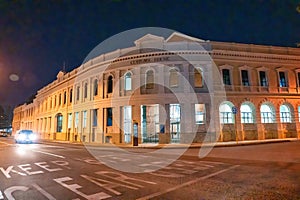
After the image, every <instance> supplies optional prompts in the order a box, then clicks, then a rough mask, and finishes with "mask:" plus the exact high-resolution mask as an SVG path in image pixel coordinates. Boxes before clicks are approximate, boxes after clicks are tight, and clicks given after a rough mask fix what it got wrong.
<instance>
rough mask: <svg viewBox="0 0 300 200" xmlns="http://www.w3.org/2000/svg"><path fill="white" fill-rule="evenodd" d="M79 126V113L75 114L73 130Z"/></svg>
mask: <svg viewBox="0 0 300 200" xmlns="http://www.w3.org/2000/svg"><path fill="white" fill-rule="evenodd" d="M78 124H79V112H76V113H75V128H78Z"/></svg>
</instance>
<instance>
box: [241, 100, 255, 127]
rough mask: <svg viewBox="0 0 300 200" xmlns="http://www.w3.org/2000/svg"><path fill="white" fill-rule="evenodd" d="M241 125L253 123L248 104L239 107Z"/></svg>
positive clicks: (251, 111)
mask: <svg viewBox="0 0 300 200" xmlns="http://www.w3.org/2000/svg"><path fill="white" fill-rule="evenodd" d="M240 110H241V123H242V124H244V123H248V124H249V123H254V119H253V110H252V108H251V107H250V106H249V105H248V104H242V105H241V108H240Z"/></svg>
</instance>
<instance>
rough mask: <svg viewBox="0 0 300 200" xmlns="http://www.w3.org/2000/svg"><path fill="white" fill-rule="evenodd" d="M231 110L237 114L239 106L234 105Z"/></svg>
mask: <svg viewBox="0 0 300 200" xmlns="http://www.w3.org/2000/svg"><path fill="white" fill-rule="evenodd" d="M231 110H232V113H233V114H235V115H236V113H237V108H236V107H234V106H233V107H232V108H231Z"/></svg>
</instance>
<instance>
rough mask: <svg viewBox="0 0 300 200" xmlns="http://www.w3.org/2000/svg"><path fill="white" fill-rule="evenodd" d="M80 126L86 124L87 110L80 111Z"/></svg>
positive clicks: (83, 126) (84, 126)
mask: <svg viewBox="0 0 300 200" xmlns="http://www.w3.org/2000/svg"><path fill="white" fill-rule="evenodd" d="M82 118H83V119H82V128H86V124H87V111H86V110H85V111H83V112H82Z"/></svg>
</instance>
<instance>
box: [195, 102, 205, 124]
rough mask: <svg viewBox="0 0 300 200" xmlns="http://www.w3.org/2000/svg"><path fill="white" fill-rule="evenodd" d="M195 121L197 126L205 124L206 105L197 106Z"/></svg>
mask: <svg viewBox="0 0 300 200" xmlns="http://www.w3.org/2000/svg"><path fill="white" fill-rule="evenodd" d="M195 121H196V124H204V122H205V104H195Z"/></svg>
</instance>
